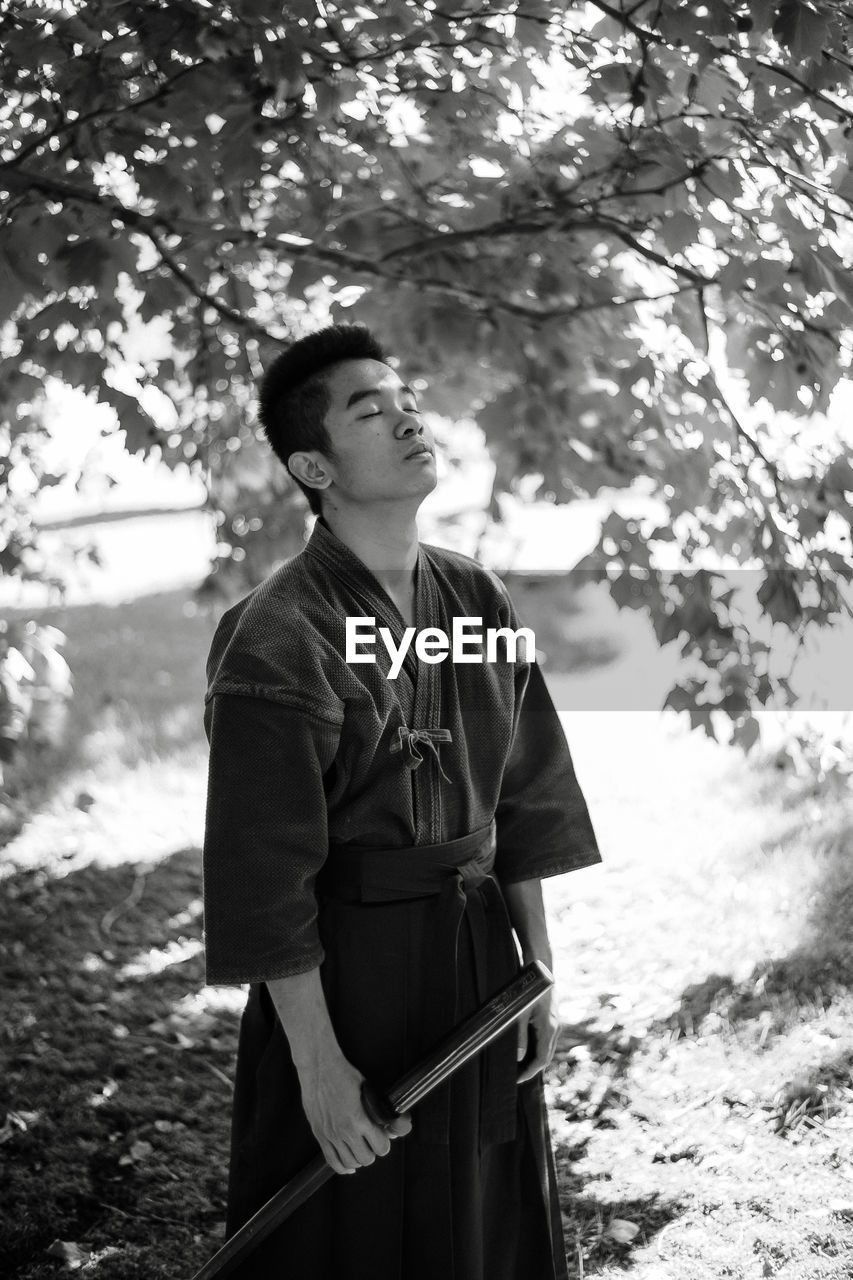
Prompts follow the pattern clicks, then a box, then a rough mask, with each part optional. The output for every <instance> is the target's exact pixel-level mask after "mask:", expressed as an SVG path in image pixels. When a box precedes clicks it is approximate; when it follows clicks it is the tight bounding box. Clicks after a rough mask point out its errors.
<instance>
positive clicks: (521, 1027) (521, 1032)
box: [515, 1018, 529, 1062]
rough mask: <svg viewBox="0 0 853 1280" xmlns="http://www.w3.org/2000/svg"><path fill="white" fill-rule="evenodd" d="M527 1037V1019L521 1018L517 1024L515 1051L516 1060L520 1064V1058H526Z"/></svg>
mask: <svg viewBox="0 0 853 1280" xmlns="http://www.w3.org/2000/svg"><path fill="white" fill-rule="evenodd" d="M528 1036H529V1023H528V1020H527V1018H522V1019H521V1020H520V1021H519V1024H518V1047H517V1048H516V1051H515V1056H516V1060H517V1061H518V1062H521V1060H522V1058H525V1057H526V1056H527V1041H528Z"/></svg>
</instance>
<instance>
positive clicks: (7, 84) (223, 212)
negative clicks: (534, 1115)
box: [0, 0, 853, 744]
mask: <svg viewBox="0 0 853 1280" xmlns="http://www.w3.org/2000/svg"><path fill="white" fill-rule="evenodd" d="M851 33H853V7H850V6H848V5H846V4H844V3H836V2H834V0H833V2H830V0H753V2H751V3H744V2H743V0H630V2H629V0H612V2H608V0H587V2H586V3H576V4H571V3H568V4H567V3H563V2H561V3H555V2H552V0H494V2H493V3H484V2H483V0H458V3H455V4H452V3H447V4H445V3H443V2H442V0H426V2H417V0H388V2H387V3H383V4H380V5H374V6H370V7H368V6H366V5H364V4H361V3H356V2H354V0H322V3H321V2H319V0H318V2H317V3H309V2H308V0H285V3H281V2H280V0H279V2H277V3H274V2H273V0H240V2H239V3H238V2H237V0H234V2H233V3H231V4H216V5H214V4H210V3H208V2H207V0H134V2H133V3H130V2H128V0H118V2H115V0H66V3H59V2H58V0H57V2H56V3H50V2H49V0H39V2H38V3H36V2H33V3H18V4H13V5H12V6H11V7H10V8H9V9H8V10H7V12H6V13H5V14H4V15H3V17H2V18H0V47H1V48H2V53H0V84H2V88H3V91H4V92H3V98H2V105H0V128H2V140H0V200H2V209H0V218H2V238H0V308H2V323H3V329H2V348H0V353H2V359H0V413H2V414H3V415H4V417H3V420H2V425H0V432H2V433H3V435H4V436H5V438H6V439H7V440H8V442H9V448H8V449H7V454H8V458H7V460H5V461H4V460H3V459H2V458H0V496H3V497H6V498H7V499H8V501H7V502H6V504H5V507H4V510H5V513H6V514H5V515H4V516H3V517H2V519H3V520H4V521H5V522H6V526H7V527H6V533H7V539H6V546H5V550H4V551H3V552H2V553H0V554H2V560H3V568H4V569H6V570H7V571H8V570H13V571H15V570H16V571H21V570H22V569H26V566H27V564H28V563H30V564H32V563H33V561H32V556H33V554H34V553H33V550H32V546H31V544H32V536H31V530H29V529H28V526H27V522H26V517H25V515H24V514H23V513H22V512H21V511H20V510H19V509H16V506H15V503H14V501H13V498H14V494H13V493H12V492H11V489H12V487H13V486H12V484H11V476H12V474H13V469H12V468H11V467H10V464H9V460H8V459H9V458H12V457H14V456H16V454H17V456H19V457H20V456H23V454H24V453H26V452H27V451H29V453H30V455H31V460H32V465H33V466H36V465H37V462H36V461H35V459H36V457H37V452H38V451H37V448H36V445H35V443H34V441H35V439H36V437H35V434H34V433H36V432H37V429H38V427H37V423H38V413H37V406H38V400H39V396H40V395H41V393H42V389H43V384H44V379H45V377H46V375H48V374H54V375H57V376H59V377H60V378H62V379H63V380H64V381H65V382H67V383H69V384H71V385H74V386H77V387H80V388H82V389H84V390H86V391H92V392H95V393H96V394H97V396H98V397H99V398H100V399H101V400H103V401H105V402H107V403H109V404H111V405H112V406H113V407H114V408H115V410H116V413H117V416H118V421H119V423H120V425H121V427H122V428H123V429H124V430H125V432H126V438H127V447H128V449H130V450H131V451H147V450H150V449H152V448H153V447H155V446H157V447H159V449H160V450H161V451H162V454H163V457H164V458H165V459H166V460H167V461H168V462H171V463H175V462H177V461H182V460H183V461H186V460H189V461H193V460H198V463H199V465H203V466H204V467H205V468H207V469H208V472H209V474H210V475H211V476H212V477H214V478H216V477H217V476H219V477H222V476H225V477H227V476H228V475H230V476H231V477H232V480H231V482H232V484H233V483H234V479H233V478H234V476H235V475H238V474H239V459H240V458H241V457H244V458H245V459H246V463H247V468H248V473H251V468H252V465H253V464H252V461H251V460H252V458H253V456H254V453H253V451H254V449H255V444H256V438H257V425H256V420H255V418H254V415H253V410H252V399H253V395H254V388H255V383H256V379H257V376H258V373H259V370H260V369H261V368H262V367H263V364H264V361H265V360H266V359H267V358H268V357H269V355H270V354H271V352H272V351H274V350H275V349H276V348H278V347H280V346H281V344H282V343H286V342H287V341H289V340H290V339H291V338H292V337H293V336H295V335H298V334H299V333H300V332H303V331H304V330H305V329H306V328H308V327H310V326H311V324H312V323H313V322H315V321H316V316H317V315H318V314H319V312H320V311H322V312H323V313H324V314H325V309H326V308H327V307H328V306H329V305H331V314H332V316H333V317H334V318H336V319H358V320H363V321H365V322H366V323H368V324H371V325H374V326H375V327H376V329H377V331H378V332H379V333H380V334H381V335H382V336H384V337H385V338H386V339H390V338H391V337H393V342H394V343H395V344H396V346H397V348H398V350H399V353H400V355H401V357H402V358H403V359H404V361H405V367H406V370H407V374H408V376H409V377H410V378H412V377H413V378H416V379H417V378H420V379H423V380H424V382H425V384H428V389H427V390H426V392H425V399H426V401H427V403H428V404H429V405H430V406H431V407H433V408H434V409H435V410H436V411H438V412H441V413H444V414H448V415H452V416H456V417H461V416H469V417H474V418H476V420H477V421H478V423H479V424H480V425H481V426H482V428H483V430H484V431H485V433H486V437H487V440H488V443H489V447H490V450H491V452H492V456H493V457H494V459H495V462H496V465H497V474H496V485H497V490H498V491H501V490H509V489H512V488H513V487H514V486H515V485H516V484H517V483H518V482H519V481H520V480H521V479H522V478H524V477H530V476H535V477H538V493H539V495H540V496H545V497H548V498H551V499H553V500H554V501H556V502H566V501H569V500H571V499H573V498H576V497H579V496H586V495H594V494H596V493H598V492H599V491H600V490H601V489H602V488H603V487H615V488H625V487H627V486H629V485H630V484H632V483H633V482H634V481H635V480H636V479H637V478H638V477H647V478H648V484H649V489H650V492H651V493H653V494H654V495H655V496H656V497H657V498H658V499H660V501H661V502H662V503H663V509H664V510H665V512H666V518H665V519H664V520H663V521H661V522H660V523H659V524H658V525H657V526H656V527H654V528H650V527H648V525H643V524H642V523H641V522H639V521H635V520H629V519H624V518H622V517H620V516H618V515H613V516H612V517H611V518H610V519H609V520H608V521H607V522H606V524H605V527H604V529H603V531H602V542H601V545H600V547H599V549H598V551H597V552H596V553H595V554H594V556H593V557H591V558H590V559H589V560H588V561H587V564H588V565H590V566H593V567H594V568H596V569H597V570H598V571H600V572H601V573H606V574H607V575H608V577H609V580H610V582H611V589H612V591H613V593H614V596H615V598H616V599H617V602H619V603H620V604H625V605H628V606H633V607H636V606H637V605H642V607H646V608H648V609H649V612H650V616H651V617H652V620H653V623H654V625H655V629H656V632H657V635H658V638H659V639H660V640H661V642H665V641H666V640H668V639H674V638H678V637H680V638H681V639H682V641H683V644H684V648H685V653H687V654H688V655H690V656H692V658H693V659H695V660H696V663H697V664H698V665H697V666H696V669H695V673H694V675H692V676H691V678H690V680H688V681H685V683H684V684H683V685H682V687H680V688H679V689H676V690H674V691H673V693H672V695H671V704H672V705H674V706H683V707H685V708H687V710H689V711H690V714H691V718H692V720H693V723H695V724H703V725H704V726H705V727H706V728H707V729H709V731H710V729H711V727H712V722H711V716H710V711H711V709H712V708H713V707H715V706H716V707H721V708H722V709H723V710H725V711H726V712H727V713H728V714H729V715H730V716H731V717H732V718H733V719H734V720H735V722H736V726H737V733H738V735H739V737H740V739H741V741H743V742H744V743H745V744H748V743H749V742H750V741H752V740H754V738H755V736H756V733H757V727H756V722H755V720H754V718H753V717H752V715H751V711H752V710H753V709H754V707H755V706H756V705H757V703H764V702H766V701H767V700H768V698H770V697H771V696H772V695H773V693H774V691H775V690H776V689H777V688H778V682H777V681H775V680H774V679H773V678H771V676H770V674H769V671H768V656H769V653H768V649H767V645H766V644H765V642H763V641H760V640H758V639H757V638H756V637H755V636H754V635H753V634H751V632H750V628H749V627H748V626H747V625H746V624H745V623H744V622H743V620H742V619H739V617H738V615H737V612H736V610H735V608H734V605H733V601H732V591H731V589H730V584H728V583H726V582H725V581H724V580H723V579H722V577H721V575H720V574H718V573H715V572H713V571H710V570H706V569H705V568H701V569H700V572H698V573H693V572H689V569H690V567H691V566H694V567H695V566H704V565H705V564H706V563H707V560H706V559H705V558H703V557H707V556H712V557H714V558H715V559H716V561H718V562H719V563H720V564H724V565H725V564H728V565H730V566H732V565H750V566H756V567H760V568H761V570H762V585H761V589H760V592H759V601H760V604H761V606H762V608H763V609H764V611H765V613H766V614H767V615H768V616H769V618H770V619H771V620H772V621H774V622H782V623H784V624H786V625H787V626H789V627H792V628H796V629H799V630H801V631H802V630H803V629H804V628H806V627H809V626H812V625H819V624H821V623H824V622H826V621H827V620H829V619H831V618H832V617H834V616H836V615H837V613H838V611H839V610H840V609H842V608H843V607H844V600H843V591H842V590H841V587H842V585H843V579H844V574H845V571H846V569H847V567H848V561H849V546H850V543H849V537H850V524H851V508H850V502H849V497H848V495H849V494H850V492H851V490H853V467H851V460H850V457H849V449H848V448H847V447H846V446H844V444H843V442H839V441H836V440H834V439H833V438H831V436H830V435H829V434H826V435H825V437H824V438H822V439H819V440H818V443H817V445H816V446H810V447H809V448H804V447H803V446H802V445H801V444H799V443H798V432H797V428H796V423H794V425H793V426H792V427H790V428H789V429H787V430H780V429H779V427H778V424H777V423H775V422H774V415H775V414H776V413H777V412H779V411H784V413H785V415H794V417H795V418H797V417H798V418H800V419H809V418H813V417H814V415H815V414H820V413H822V412H824V411H825V410H826V409H827V406H828V404H829V400H830V397H831V395H832V392H833V390H834V388H835V387H836V384H837V383H838V381H839V379H841V378H842V377H843V376H844V375H845V371H846V370H847V368H848V366H849V359H850V340H851V339H850V335H851V330H853V276H851V275H850V273H849V266H850V258H851V246H853V236H851V228H853V169H852V168H851V165H853V133H851V128H853V99H852V98H851V93H850V89H851V72H853V50H852V49H851ZM354 304H355V305H354ZM140 319H141V320H142V321H144V322H150V321H154V320H157V321H159V322H160V323H161V324H162V325H163V326H164V331H165V332H166V333H167V334H168V341H164V342H163V343H162V344H161V347H160V348H159V349H156V345H155V347H153V348H151V350H153V351H154V354H151V352H150V351H149V352H148V353H147V354H146V356H145V358H144V359H143V360H138V359H137V360H136V364H135V381H134V382H131V383H129V382H128V380H127V373H126V364H127V360H128V357H130V358H131V359H133V351H134V350H135V349H136V348H135V347H134V344H133V341H132V338H133V335H134V333H135V332H138V327H139V321H140ZM122 370H124V372H122ZM743 406H747V407H750V406H752V409H753V411H751V412H745V411H744V408H743ZM756 406H757V407H758V410H760V412H758V413H756V412H755V411H754V410H755V407H756ZM786 420H787V421H793V420H792V419H786ZM226 464H227V465H226ZM47 479H48V481H49V479H50V478H49V477H48V478H47ZM214 496H215V494H214ZM226 505H227V504H226ZM279 505H280V502H279ZM231 514H232V515H233V514H234V513H233V512H232V513H231ZM235 518H236V517H235ZM249 523H251V522H249ZM244 525H246V521H245V518H244ZM246 527H247V528H248V525H246ZM241 536H242V533H241V528H240V527H237V526H235V531H234V538H235V539H239V538H240V537H241ZM845 538H846V542H845ZM664 541H667V542H669V543H674V544H675V545H676V547H677V548H678V549H679V551H680V554H681V557H682V564H683V566H684V568H685V572H684V573H674V574H662V573H658V572H656V571H655V564H656V559H655V549H656V545H660V543H662V542H664ZM28 557H29V561H28ZM638 580H640V581H642V582H643V590H642V591H640V592H639V594H638V592H637V582H638Z"/></svg>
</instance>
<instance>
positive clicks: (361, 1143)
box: [346, 1133, 376, 1166]
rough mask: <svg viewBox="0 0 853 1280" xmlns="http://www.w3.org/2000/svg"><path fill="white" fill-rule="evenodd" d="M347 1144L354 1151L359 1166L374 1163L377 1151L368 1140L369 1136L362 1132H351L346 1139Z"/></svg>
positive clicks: (354, 1157)
mask: <svg viewBox="0 0 853 1280" xmlns="http://www.w3.org/2000/svg"><path fill="white" fill-rule="evenodd" d="M346 1145H347V1147H348V1148H349V1150H350V1151H351V1153H352V1158H353V1160H354V1161H355V1163H356V1164H357V1165H359V1166H364V1165H369V1164H373V1161H374V1160H375V1159H376V1152H375V1151H374V1150H373V1148H372V1147H371V1145H370V1143H369V1142H368V1141H367V1138H365V1137H363V1136H362V1135H361V1134H358V1133H355V1134H350V1136H349V1137H348V1138H347V1140H346Z"/></svg>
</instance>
